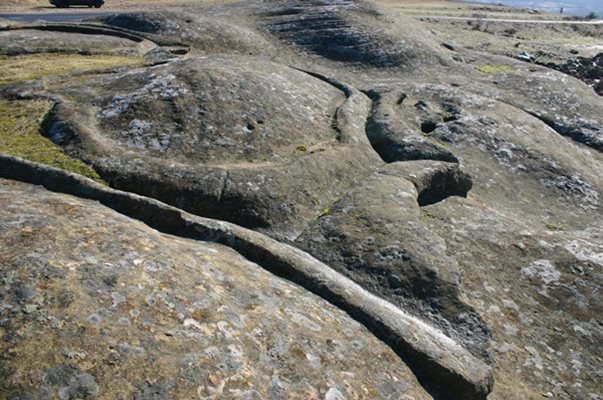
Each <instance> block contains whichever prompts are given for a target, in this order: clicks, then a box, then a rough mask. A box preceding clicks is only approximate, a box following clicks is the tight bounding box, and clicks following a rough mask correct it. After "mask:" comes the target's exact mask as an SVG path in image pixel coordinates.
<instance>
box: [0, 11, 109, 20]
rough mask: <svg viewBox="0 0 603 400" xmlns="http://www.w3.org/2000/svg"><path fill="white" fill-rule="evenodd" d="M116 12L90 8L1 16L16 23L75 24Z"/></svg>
mask: <svg viewBox="0 0 603 400" xmlns="http://www.w3.org/2000/svg"><path fill="white" fill-rule="evenodd" d="M115 13H116V11H88V8H82V9H79V10H78V9H73V10H72V11H68V12H65V11H61V12H43V13H25V14H23V13H8V14H0V18H4V19H8V20H11V21H16V22H34V21H39V20H44V21H50V22H75V21H81V20H83V19H87V18H94V17H98V16H102V15H109V14H115Z"/></svg>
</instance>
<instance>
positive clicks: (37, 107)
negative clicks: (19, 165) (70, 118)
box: [0, 100, 102, 182]
mask: <svg viewBox="0 0 603 400" xmlns="http://www.w3.org/2000/svg"><path fill="white" fill-rule="evenodd" d="M51 108H52V103H51V102H49V101H25V100H19V101H8V100H0V152H2V153H6V154H9V155H12V156H16V157H20V158H24V159H27V160H31V161H35V162H39V163H42V164H46V165H50V166H53V167H57V168H61V169H64V170H67V171H72V172H75V173H78V174H80V175H84V176H87V177H89V178H92V179H94V180H96V181H97V182H102V179H101V178H100V176H98V174H97V173H96V171H94V170H93V169H92V168H91V167H90V166H88V165H86V164H84V163H83V162H82V161H80V160H76V159H73V158H71V157H69V156H68V155H67V154H65V152H64V151H63V149H62V148H61V147H60V146H57V145H55V144H54V143H52V142H51V141H50V139H48V138H45V137H43V136H41V135H40V124H41V123H42V120H43V119H44V116H45V115H46V114H47V113H48V111H50V109H51Z"/></svg>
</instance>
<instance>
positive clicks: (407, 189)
mask: <svg viewBox="0 0 603 400" xmlns="http://www.w3.org/2000/svg"><path fill="white" fill-rule="evenodd" d="M404 164H405V163H399V166H398V165H396V164H391V165H389V166H388V168H384V169H383V170H382V171H380V172H377V173H375V174H373V175H371V176H369V177H368V178H366V180H365V181H364V182H363V183H362V184H360V185H359V186H357V187H356V188H354V189H353V190H352V191H350V192H348V193H346V194H345V195H344V196H343V198H342V199H341V200H339V201H337V202H336V203H335V204H334V205H333V207H331V208H330V209H329V211H328V213H327V214H326V215H324V216H321V217H320V218H319V219H318V220H317V221H316V222H314V223H313V224H311V225H310V227H309V228H308V229H307V230H306V231H304V233H303V234H302V235H301V236H300V237H298V238H297V240H296V244H297V245H298V246H299V247H300V248H302V249H304V250H306V251H308V252H310V253H311V254H313V255H315V256H316V257H317V258H319V259H320V260H322V261H323V262H325V263H326V264H328V265H330V266H332V267H333V268H335V269H337V270H338V271H340V272H342V273H344V274H345V275H346V276H349V277H351V278H352V279H353V280H355V281H356V282H359V283H360V284H361V285H362V286H364V287H366V288H368V289H369V290H370V291H372V292H373V293H376V294H378V295H380V296H382V297H384V298H386V299H388V300H390V301H391V302H392V303H394V304H398V305H400V306H402V307H403V308H404V309H406V310H412V312H413V313H414V314H415V315H420V316H422V317H423V318H427V319H428V320H430V321H431V322H432V323H434V324H436V325H438V326H439V327H441V328H442V329H443V330H444V331H445V332H446V333H447V334H448V335H450V336H452V337H453V338H455V339H456V340H458V341H459V342H461V343H463V344H464V345H465V346H467V347H468V348H470V349H471V350H472V351H473V352H474V353H475V354H478V355H479V356H480V357H483V358H486V359H487V358H488V354H487V353H488V346H489V335H490V332H489V329H488V328H487V326H485V324H483V323H482V322H481V319H480V317H479V315H478V314H476V313H475V312H474V311H473V310H472V308H471V307H470V306H468V305H467V304H466V303H465V302H464V301H463V300H462V299H461V298H460V291H459V270H458V265H457V261H456V260H455V259H454V258H451V257H449V256H448V255H447V249H446V244H445V242H444V240H442V238H440V237H439V236H437V235H436V234H434V233H433V232H432V231H431V230H429V228H427V227H426V225H425V223H424V221H423V220H424V219H425V216H424V215H423V213H422V211H421V209H420V208H419V204H418V201H417V198H418V197H419V194H418V192H417V188H416V187H415V185H413V183H412V182H410V181H409V180H406V179H404V175H406V174H409V172H407V171H405V169H406V170H408V168H405V165H404ZM409 164H412V163H409ZM422 167H423V168H424V169H428V168H429V165H423V166H422ZM417 169H418V170H419V171H420V172H419V173H418V174H415V173H413V172H410V175H412V176H413V177H414V178H415V179H416V181H417V184H418V186H419V187H420V188H423V186H425V183H426V181H428V182H434V183H435V184H436V185H437V181H438V180H437V179H436V180H433V179H429V177H428V176H429V175H432V174H433V175H437V174H442V175H445V174H446V172H448V171H447V170H446V167H442V168H440V169H439V170H438V168H437V167H436V168H433V166H432V170H431V171H429V170H427V171H424V170H423V169H420V168H417ZM433 170H436V171H437V172H435V174H434V171H433ZM455 172H456V174H457V176H458V175H460V174H459V173H458V171H455ZM433 175H432V177H433ZM451 178H452V179H449V180H448V179H446V178H444V179H442V181H440V182H445V181H448V182H449V184H448V185H447V184H444V185H443V186H444V188H445V187H447V186H450V187H455V186H464V190H461V192H460V193H459V192H458V191H454V190H453V191H452V193H453V194H459V195H465V194H466V193H467V190H468V187H470V185H467V181H468V178H467V177H465V176H463V177H462V178H464V181H463V183H461V184H460V185H459V182H458V181H457V182H456V184H455V183H454V182H453V181H454V173H453V174H452V176H451ZM411 179H412V178H411ZM461 180H462V179H461ZM469 182H470V181H469ZM442 189H443V188H442ZM427 190H429V189H427ZM424 192H425V189H423V191H422V193H424ZM440 193H445V191H444V190H442V191H441V192H440Z"/></svg>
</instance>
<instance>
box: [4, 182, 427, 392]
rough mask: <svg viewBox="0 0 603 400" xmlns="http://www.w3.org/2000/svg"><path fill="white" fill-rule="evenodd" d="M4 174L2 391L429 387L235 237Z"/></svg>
mask: <svg viewBox="0 0 603 400" xmlns="http://www.w3.org/2000/svg"><path fill="white" fill-rule="evenodd" d="M1 183H2V186H1V189H0V198H1V202H2V204H3V208H2V212H1V213H0V243H1V245H0V263H1V265H2V268H1V269H0V285H1V286H2V290H1V291H0V305H1V308H0V315H1V318H0V333H1V335H0V348H1V349H2V351H0V354H1V355H0V363H1V364H0V365H1V367H0V370H1V371H2V376H3V379H2V380H0V396H1V397H2V398H11V399H12V398H39V397H42V398H46V397H49V396H50V397H57V396H58V398H65V399H76V398H82V399H96V398H98V399H118V398H137V399H147V398H148V399H151V398H202V399H213V398H218V397H222V398H224V397H227V398H233V399H236V398H245V399H264V398H299V399H312V398H317V399H318V398H320V399H322V398H351V399H354V398H355V399H364V398H384V399H385V398H392V399H394V398H395V399H401V398H414V399H428V398H431V397H430V396H429V395H427V394H426V393H425V392H424V391H423V389H422V388H421V387H420V385H419V384H418V383H417V382H416V379H415V378H414V376H413V375H412V373H411V372H410V371H409V370H408V368H407V367H406V365H405V364H404V363H403V362H402V361H401V360H400V359H399V358H398V356H397V355H396V354H395V353H394V352H393V351H392V350H391V349H390V348H388V347H387V346H385V345H384V344H382V343H381V342H379V341H378V340H376V339H375V337H374V336H372V334H370V333H369V332H368V331H367V330H366V329H365V328H364V327H363V326H361V325H360V324H359V323H357V322H355V321H354V320H351V319H350V317H348V316H347V315H346V314H344V313H343V312H341V311H340V310H338V309H337V308H335V307H333V306H331V305H330V304H329V303H326V302H325V301H324V300H321V299H320V298H318V297H316V296H314V295H311V294H309V293H307V292H304V291H303V290H302V289H301V288H299V287H297V286H295V285H293V284H291V283H288V282H286V281H284V280H282V279H280V278H277V277H275V276H272V275H270V274H269V273H268V272H266V271H264V270H263V269H262V268H261V267H259V266H258V265H256V264H254V263H252V262H249V261H248V260H246V259H244V258H242V257H241V256H240V255H238V254H237V253H235V252H233V251H232V250H230V249H229V248H227V247H225V246H221V245H217V244H211V243H205V242H198V241H191V240H188V239H182V238H177V237H173V236H169V235H164V234H160V233H158V232H157V231H155V230H153V229H150V228H148V227H147V226H145V225H144V224H142V223H139V222H135V221H133V220H130V219H128V218H126V217H124V216H122V215H120V214H117V213H115V212H113V211H111V210H109V209H106V208H104V207H103V206H100V205H99V204H98V203H95V202H91V201H85V200H80V199H77V198H74V197H71V196H67V195H60V194H55V193H50V192H47V191H46V190H44V189H42V188H39V187H35V186H31V185H25V184H21V183H16V182H14V181H6V180H2V181H1ZM25 210H27V211H25ZM41 338H43V339H42V340H40V339H41ZM28 396H29V397H28Z"/></svg>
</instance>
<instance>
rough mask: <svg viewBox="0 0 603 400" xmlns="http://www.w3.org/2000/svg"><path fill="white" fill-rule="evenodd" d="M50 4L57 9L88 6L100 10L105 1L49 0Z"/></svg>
mask: <svg viewBox="0 0 603 400" xmlns="http://www.w3.org/2000/svg"><path fill="white" fill-rule="evenodd" d="M49 1H50V4H52V5H53V6H56V7H58V8H67V7H69V6H88V7H96V8H100V7H101V6H102V5H103V4H105V0H49Z"/></svg>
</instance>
